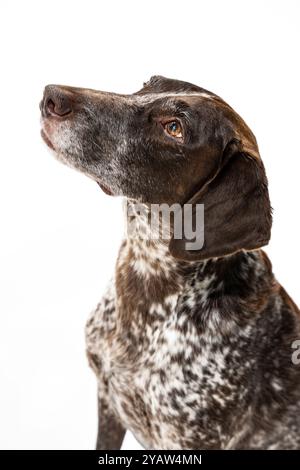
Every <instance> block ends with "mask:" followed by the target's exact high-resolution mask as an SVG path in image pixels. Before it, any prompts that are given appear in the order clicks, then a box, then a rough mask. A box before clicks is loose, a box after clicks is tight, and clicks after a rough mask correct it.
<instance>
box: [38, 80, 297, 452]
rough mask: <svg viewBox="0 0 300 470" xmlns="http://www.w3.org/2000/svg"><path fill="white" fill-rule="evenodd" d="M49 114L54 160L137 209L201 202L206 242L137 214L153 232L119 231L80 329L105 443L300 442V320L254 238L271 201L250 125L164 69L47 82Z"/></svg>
mask: <svg viewBox="0 0 300 470" xmlns="http://www.w3.org/2000/svg"><path fill="white" fill-rule="evenodd" d="M41 111H42V136H43V138H44V140H45V141H46V143H47V144H48V146H49V147H50V148H51V149H52V150H53V151H54V153H55V155H56V156H57V157H58V158H59V159H60V160H61V161H63V162H64V163H66V164H68V165H70V166H71V167H73V168H76V169H78V170H79V171H81V172H83V173H85V174H86V175H88V176H89V177H91V178H92V179H94V180H95V181H96V182H97V183H98V184H99V185H100V187H101V188H102V189H103V190H104V191H105V192H106V193H108V194H110V195H120V196H125V198H127V199H126V200H127V201H128V204H129V207H130V206H134V205H135V203H136V202H139V203H141V204H143V207H144V208H146V209H147V210H150V209H149V208H150V206H151V204H161V203H165V204H168V205H172V204H175V203H177V204H180V205H181V206H183V205H184V204H186V203H189V204H191V205H192V207H193V208H194V207H195V206H196V204H197V203H201V204H204V216H205V225H204V228H205V232H204V245H203V247H202V249H201V250H187V249H186V241H187V240H186V237H185V235H183V237H182V239H175V237H174V232H172V230H171V231H170V235H169V240H168V239H166V238H163V237H161V238H160V239H154V238H153V237H152V236H151V227H150V225H149V213H148V212H147V210H146V211H144V213H143V215H139V213H138V212H135V215H132V216H131V219H133V220H135V222H136V223H137V226H138V227H140V229H141V231H143V233H144V234H145V233H146V234H148V237H147V236H146V237H145V236H144V237H140V238H139V237H132V238H131V237H128V238H125V240H124V242H123V244H122V246H121V249H120V252H119V257H118V260H117V264H116V271H115V276H114V278H113V280H112V281H111V283H110V284H109V287H108V289H107V292H106V293H105V295H104V297H103V299H102V301H101V302H100V303H99V305H98V306H97V308H96V310H95V311H94V312H93V313H92V315H91V317H90V318H89V320H88V323H87V327H86V338H87V352H88V358H89V362H90V365H91V367H92V368H93V370H94V372H95V374H96V376H97V379H98V397H99V399H98V400H99V433H98V439H97V449H119V448H120V446H121V443H122V440H123V437H124V433H125V430H126V429H129V430H131V431H132V432H133V434H134V435H135V436H136V438H137V439H138V440H139V442H140V443H141V444H142V445H143V446H144V447H145V448H147V449H245V448H247V449H300V366H299V362H300V360H293V354H294V356H295V354H296V351H295V349H293V348H295V345H299V339H300V315H299V311H298V309H297V307H296V305H295V304H294V303H293V301H292V300H291V299H290V297H289V296H288V294H287V293H286V291H285V290H284V289H283V287H281V285H280V284H279V283H278V282H277V281H276V279H275V278H274V275H273V273H272V266H271V263H270V261H269V259H268V257H267V255H266V254H265V253H264V252H263V251H262V250H261V249H260V248H261V247H262V246H263V245H266V244H267V243H268V241H269V238H270V229H271V208H270V202H269V196H268V188H267V179H266V176H265V171H264V166H263V163H262V161H261V158H260V155H259V151H258V147H257V143H256V140H255V137H254V135H253V134H252V132H251V131H250V129H249V128H248V127H247V125H246V124H245V122H244V121H243V120H242V119H241V117H240V116H239V115H238V114H237V113H236V112H235V111H234V110H233V109H232V108H231V107H230V106H229V105H228V104H227V103H225V102H224V101H223V100H222V99H221V98H220V97H218V96H216V95H215V94H213V93H211V92H209V91H207V90H204V89H202V88H200V87H198V86H195V85H192V84H190V83H186V82H182V81H178V80H171V79H167V78H164V77H161V76H154V77H152V78H151V79H150V81H149V82H147V83H145V84H144V87H143V88H142V89H141V90H140V91H138V92H137V93H134V94H132V95H121V94H115V93H106V92H102V91H101V92H100V91H95V90H90V89H80V88H71V87H66V86H56V85H49V86H47V87H46V89H45V92H44V97H43V100H42V103H41ZM145 214H146V215H145ZM172 227H173V229H174V222H173V225H172ZM298 352H299V351H298ZM299 356H300V354H298V358H299ZM294 359H295V357H294ZM296 359H297V358H296Z"/></svg>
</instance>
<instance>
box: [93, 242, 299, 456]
mask: <svg viewBox="0 0 300 470" xmlns="http://www.w3.org/2000/svg"><path fill="white" fill-rule="evenodd" d="M162 259H163V262H161V260H162ZM141 262H142V263H143V268H140V263H141ZM299 324H300V316H299V312H298V311H297V309H296V308H295V307H294V306H293V304H292V303H291V302H290V301H289V300H288V297H287V294H286V293H285V292H284V290H283V289H282V287H281V286H280V285H279V284H278V283H277V281H276V280H275V279H274V276H273V274H272V270H271V265H270V262H269V260H268V258H267V256H266V254H265V253H264V252H263V251H261V250H257V251H253V252H240V253H237V254H235V255H232V256H228V257H225V258H220V259H215V260H208V261H204V262H202V263H194V262H190V263H187V262H178V261H175V260H174V258H172V256H171V255H170V254H169V253H168V248H167V245H166V244H164V243H163V242H157V243H154V242H150V241H149V240H148V241H147V240H144V241H136V240H127V241H125V242H124V243H123V245H122V247H121V249H120V254H119V259H118V262H117V266H116V275H115V278H114V279H113V280H112V281H111V284H110V286H109V288H108V290H107V293H106V294H105V296H104V298H103V300H102V302H101V303H100V304H99V305H98V307H97V309H96V310H95V312H93V313H92V315H91V317H90V319H89V321H88V323H87V328H86V334H87V349H88V356H89V359H90V363H91V365H92V367H93V369H94V371H95V372H96V374H97V377H98V380H99V384H100V389H101V390H102V388H103V387H102V386H101V384H102V383H103V382H105V383H106V384H107V389H106V394H107V397H108V398H107V399H108V401H109V404H110V407H111V410H113V412H114V414H115V416H116V419H117V420H118V421H119V422H120V423H121V424H122V427H123V428H124V429H130V430H131V431H132V432H133V433H134V435H135V436H136V438H137V439H138V440H139V441H140V442H141V444H142V445H143V446H145V447H146V448H149V449H199V448H201V449H236V448H289V449H292V448H300V433H299V430H300V413H299V412H300V402H299V397H300V371H299V366H298V367H296V366H295V365H293V364H292V362H291V351H292V350H291V344H292V342H293V340H295V339H296V338H298V337H299V335H300V328H299ZM297 400H298V401H297Z"/></svg>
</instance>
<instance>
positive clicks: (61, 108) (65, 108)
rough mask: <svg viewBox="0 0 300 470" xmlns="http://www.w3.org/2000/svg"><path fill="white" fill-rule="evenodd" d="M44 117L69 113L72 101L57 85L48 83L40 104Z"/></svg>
mask: <svg viewBox="0 0 300 470" xmlns="http://www.w3.org/2000/svg"><path fill="white" fill-rule="evenodd" d="M40 108H41V112H42V114H43V116H44V117H49V116H54V117H58V118H62V117H64V116H67V115H68V114H71V112H72V102H71V99H70V96H69V95H68V92H67V91H66V90H64V89H63V88H62V87H60V86H58V85H48V86H46V88H45V91H44V97H43V100H42V102H41V105H40Z"/></svg>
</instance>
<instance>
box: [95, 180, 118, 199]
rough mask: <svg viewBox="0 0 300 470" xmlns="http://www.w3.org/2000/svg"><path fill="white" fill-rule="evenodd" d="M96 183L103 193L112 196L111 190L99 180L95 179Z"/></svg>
mask: <svg viewBox="0 0 300 470" xmlns="http://www.w3.org/2000/svg"><path fill="white" fill-rule="evenodd" d="M97 183H98V185H99V186H100V188H101V189H102V191H103V192H104V193H105V194H108V196H113V195H114V194H113V192H112V191H111V190H110V189H109V188H108V187H107V186H105V185H104V184H102V183H99V181H97Z"/></svg>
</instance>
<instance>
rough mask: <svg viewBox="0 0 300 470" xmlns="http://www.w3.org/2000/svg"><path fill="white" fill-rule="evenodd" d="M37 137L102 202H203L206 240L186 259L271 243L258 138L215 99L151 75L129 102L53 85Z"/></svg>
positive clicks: (179, 248)
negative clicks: (92, 185)
mask: <svg viewBox="0 0 300 470" xmlns="http://www.w3.org/2000/svg"><path fill="white" fill-rule="evenodd" d="M41 112H42V136H43V138H44V140H45V141H46V143H47V144H48V146H49V147H50V148H51V149H52V150H53V151H54V152H55V154H56V156H57V157H58V158H59V159H60V160H62V161H63V162H65V163H66V164H68V165H69V166H71V167H73V168H76V169H78V170H80V171H81V172H83V173H85V174H86V175H88V176H89V177H91V178H93V179H94V180H95V181H97V182H98V183H99V185H100V186H101V187H102V189H103V190H104V191H105V192H107V193H108V194H114V195H122V196H126V197H128V198H132V199H135V200H137V201H140V202H146V203H152V204H162V203H167V204H169V205H171V204H174V203H179V204H181V205H183V204H186V203H190V204H192V205H193V207H196V204H198V203H202V204H204V210H205V241H204V246H203V248H202V249H201V250H197V251H194V250H191V251H188V250H186V248H185V247H186V240H185V238H184V236H183V238H182V239H180V240H177V239H173V240H171V243H170V251H171V253H172V254H173V255H174V256H175V257H177V258H182V259H188V260H194V259H205V258H210V257H215V256H223V255H227V254H231V253H234V252H236V251H239V250H241V249H245V250H252V249H256V248H259V247H260V246H263V245H265V244H266V243H268V240H269V238H270V228H271V209H270V202H269V197H268V190H267V180H266V176H265V171H264V167H263V164H262V161H261V159H260V156H259V151H258V147H257V143H256V139H255V137H254V135H253V134H252V132H251V131H250V129H249V128H248V127H247V125H246V124H245V122H244V121H243V120H242V119H241V117H240V116H239V115H238V114H237V113H236V112H235V111H234V110H233V109H232V108H231V107H230V106H229V105H228V104H226V103H225V102H224V101H223V100H222V99H221V98H219V97H218V96H216V95H214V94H213V93H211V92H209V91H207V90H204V89H202V88H200V87H198V86H195V85H192V84H190V83H186V82H182V81H178V80H171V79H167V78H164V77H160V76H155V77H152V78H151V79H150V81H149V82H147V83H145V84H144V87H143V88H142V89H141V90H140V91H138V92H137V93H134V94H132V95H121V94H115V93H106V92H102V91H95V90H89V89H80V88H71V87H65V86H57V85H49V86H47V87H46V88H45V92H44V97H43V100H42V102H41Z"/></svg>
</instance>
